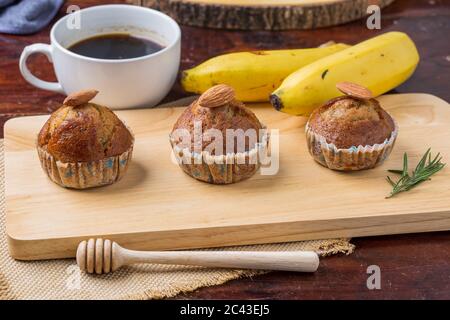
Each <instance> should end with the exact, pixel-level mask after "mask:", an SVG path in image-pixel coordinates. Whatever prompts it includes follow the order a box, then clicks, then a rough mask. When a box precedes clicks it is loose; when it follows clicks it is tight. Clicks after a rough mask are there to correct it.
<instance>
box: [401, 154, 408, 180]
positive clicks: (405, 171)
mask: <svg viewBox="0 0 450 320" xmlns="http://www.w3.org/2000/svg"><path fill="white" fill-rule="evenodd" d="M407 174H408V155H407V154H406V152H405V153H404V154H403V173H402V176H405V175H407Z"/></svg>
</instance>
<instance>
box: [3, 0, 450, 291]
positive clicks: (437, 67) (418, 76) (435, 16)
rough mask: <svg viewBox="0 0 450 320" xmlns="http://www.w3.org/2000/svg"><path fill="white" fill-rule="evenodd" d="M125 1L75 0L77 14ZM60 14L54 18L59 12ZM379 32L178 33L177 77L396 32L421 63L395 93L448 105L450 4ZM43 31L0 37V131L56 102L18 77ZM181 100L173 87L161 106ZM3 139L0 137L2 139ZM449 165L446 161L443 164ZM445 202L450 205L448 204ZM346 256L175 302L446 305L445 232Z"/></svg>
mask: <svg viewBox="0 0 450 320" xmlns="http://www.w3.org/2000/svg"><path fill="white" fill-rule="evenodd" d="M113 2H119V3H120V2H124V1H101V0H84V1H82V0H78V1H67V3H66V6H67V4H70V3H73V4H78V5H80V6H81V7H86V6H91V5H95V4H102V3H113ZM66 6H65V7H64V8H63V9H62V10H61V12H60V14H59V17H60V16H62V15H63V14H64V12H65V8H66ZM381 16H382V29H381V30H368V29H367V28H366V26H365V25H366V24H365V20H359V21H355V22H353V23H349V24H346V25H342V26H339V27H332V28H325V29H319V30H311V31H286V32H243V31H222V30H207V29H199V28H191V27H182V32H183V38H182V63H181V67H182V68H183V69H185V68H188V67H191V66H193V65H195V64H197V63H199V62H201V61H203V60H205V59H207V58H209V57H212V56H214V55H217V54H221V53H224V52H231V51H238V50H251V49H270V48H277V49H279V48H301V47H314V46H317V45H319V44H321V43H323V42H326V41H328V40H334V41H339V42H347V43H356V42H358V41H361V40H364V39H366V38H369V37H372V36H374V35H376V34H379V33H381V32H386V31H392V30H399V31H404V32H407V33H408V34H409V35H410V36H411V37H412V38H413V40H414V41H415V43H416V45H417V47H418V49H419V52H420V55H421V62H420V64H419V67H418V69H417V71H416V73H415V74H414V75H413V77H412V78H411V79H410V80H408V81H407V82H406V83H404V84H403V85H401V86H400V87H398V88H397V89H396V90H395V91H396V92H399V93H406V92H426V93H430V94H434V95H437V96H439V97H441V98H443V99H445V100H447V101H450V87H449V84H450V42H449V34H450V4H449V2H448V1H446V0H442V1H439V0H422V1H420V0H414V1H411V0H397V1H396V2H395V3H394V4H393V5H391V6H389V7H388V8H386V9H385V10H383V11H382V14H381ZM49 30H50V26H49V27H47V28H46V29H44V30H43V31H41V32H39V33H37V34H34V35H31V36H11V35H4V34H0V124H1V125H2V126H3V124H4V122H5V121H7V120H8V119H10V118H13V117H18V116H25V115H35V114H47V113H50V112H52V111H53V110H55V108H57V107H58V106H59V105H60V103H61V102H62V100H63V96H61V95H58V94H54V93H52V92H46V91H42V90H39V89H36V88H34V87H32V86H31V85H29V84H28V83H26V82H25V80H24V79H23V78H22V77H21V75H20V72H19V67H18V60H19V56H20V53H21V51H22V49H23V48H24V47H25V46H26V45H29V44H32V43H36V42H44V43H48V42H49ZM30 68H31V69H32V71H33V72H34V73H35V74H36V75H37V76H39V77H41V78H43V79H45V80H55V76H54V74H53V71H52V66H51V64H50V63H48V62H47V61H46V58H44V57H42V56H36V57H34V58H33V59H32V61H31V62H30ZM185 95H186V94H185V93H183V92H182V90H181V88H180V86H179V85H178V84H177V85H175V86H174V88H173V90H172V91H171V92H170V94H169V95H168V97H166V98H165V100H166V101H170V100H173V99H176V98H179V97H182V96H185ZM1 134H2V136H3V130H2V132H1ZM447 160H448V159H447ZM449 201H450V199H449ZM352 242H353V243H354V244H355V245H356V247H357V249H356V251H355V253H354V254H352V255H350V256H347V257H345V256H333V257H328V258H324V259H322V261H321V266H320V269H319V271H318V272H317V273H315V274H295V273H281V272H273V273H270V274H267V275H264V276H260V277H256V278H253V279H241V280H235V281H231V282H229V283H227V284H225V285H221V286H216V287H209V288H203V289H200V290H198V291H196V292H194V293H190V294H187V295H181V296H179V297H178V298H181V299H190V298H198V299H205V298H209V299H222V298H223V299H449V298H450V232H439V233H438V232H436V233H427V234H411V235H396V236H382V237H372V238H358V239H353V241H352ZM374 264H375V265H378V266H379V267H380V268H381V290H368V289H367V287H366V280H367V277H368V275H367V274H366V270H367V267H368V266H369V265H374Z"/></svg>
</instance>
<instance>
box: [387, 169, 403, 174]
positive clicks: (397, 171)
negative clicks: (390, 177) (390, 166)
mask: <svg viewBox="0 0 450 320" xmlns="http://www.w3.org/2000/svg"><path fill="white" fill-rule="evenodd" d="M388 172H390V173H395V174H401V175H403V170H388Z"/></svg>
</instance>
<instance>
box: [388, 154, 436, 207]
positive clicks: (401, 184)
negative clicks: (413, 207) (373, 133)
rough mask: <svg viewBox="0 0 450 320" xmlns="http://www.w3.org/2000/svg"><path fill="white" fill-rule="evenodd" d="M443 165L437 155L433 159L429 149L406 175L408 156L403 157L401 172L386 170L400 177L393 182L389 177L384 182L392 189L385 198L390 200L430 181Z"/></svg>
mask: <svg viewBox="0 0 450 320" xmlns="http://www.w3.org/2000/svg"><path fill="white" fill-rule="evenodd" d="M444 166H445V163H443V162H442V157H441V155H440V153H438V154H437V155H436V156H435V157H434V158H433V157H432V156H431V149H428V150H427V151H426V152H425V154H424V155H423V156H422V158H421V159H420V161H419V163H418V164H417V166H416V167H415V169H414V170H413V172H412V173H411V175H409V173H408V155H407V154H406V153H405V154H404V155H403V170H388V172H391V173H395V174H401V177H400V178H399V179H398V180H397V181H394V180H392V179H391V177H389V176H388V177H387V178H386V180H387V181H388V183H389V184H390V185H391V187H392V191H391V193H390V194H389V195H388V196H387V197H386V198H391V197H393V196H395V195H397V194H398V193H400V192H404V191H408V190H411V189H412V188H414V187H416V186H418V185H419V184H421V183H422V182H424V181H427V180H431V179H430V177H431V176H432V175H433V174H435V173H436V172H438V171H440V170H441V169H442V168H444Z"/></svg>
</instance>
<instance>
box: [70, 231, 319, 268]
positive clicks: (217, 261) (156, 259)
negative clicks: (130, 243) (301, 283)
mask: <svg viewBox="0 0 450 320" xmlns="http://www.w3.org/2000/svg"><path fill="white" fill-rule="evenodd" d="M134 263H157V264H176V265H195V266H204V267H216V268H234V269H262V270H281V271H297V272H314V271H316V270H317V268H318V266H319V256H318V255H317V253H315V252H313V251H284V252H278V251H135V250H128V249H125V248H122V247H121V246H119V245H118V244H117V243H116V242H114V241H110V240H104V239H100V238H98V239H89V240H88V241H82V242H81V243H80V244H79V245H78V249H77V264H78V266H79V267H80V269H81V270H83V271H85V272H87V273H96V274H102V273H109V272H112V271H116V270H117V269H119V268H120V267H122V266H125V265H130V264H134Z"/></svg>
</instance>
